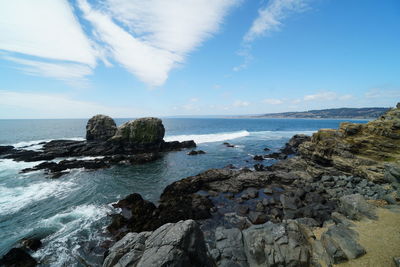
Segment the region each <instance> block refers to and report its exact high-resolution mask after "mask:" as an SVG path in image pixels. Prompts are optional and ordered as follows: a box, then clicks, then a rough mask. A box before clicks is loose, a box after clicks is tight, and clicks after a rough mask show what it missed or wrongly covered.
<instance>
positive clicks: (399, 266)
mask: <svg viewBox="0 0 400 267" xmlns="http://www.w3.org/2000/svg"><path fill="white" fill-rule="evenodd" d="M397 106H398V107H397V108H398V109H400V103H398V104H397ZM393 261H394V264H395V266H396V267H400V257H393Z"/></svg>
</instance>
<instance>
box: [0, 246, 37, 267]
mask: <svg viewBox="0 0 400 267" xmlns="http://www.w3.org/2000/svg"><path fill="white" fill-rule="evenodd" d="M36 265H37V262H36V260H35V259H34V258H32V256H31V255H29V254H28V253H26V252H25V250H23V249H22V248H12V249H11V250H10V251H9V252H7V253H6V254H5V255H4V256H3V257H2V258H1V259H0V266H5V267H17V266H18V267H33V266H36Z"/></svg>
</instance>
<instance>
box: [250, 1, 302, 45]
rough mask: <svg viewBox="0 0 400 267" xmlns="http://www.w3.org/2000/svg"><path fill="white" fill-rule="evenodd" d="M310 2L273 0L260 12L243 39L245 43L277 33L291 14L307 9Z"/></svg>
mask: <svg viewBox="0 0 400 267" xmlns="http://www.w3.org/2000/svg"><path fill="white" fill-rule="evenodd" d="M308 2H309V0H271V1H269V2H268V4H267V5H266V6H265V7H263V8H261V9H259V10H258V17H257V18H256V19H255V20H254V21H253V24H252V25H251V27H250V29H249V30H248V32H247V33H246V34H245V36H244V37H243V39H244V41H245V42H252V41H253V40H254V39H256V38H257V37H260V36H263V35H265V34H268V33H269V32H272V31H277V30H279V29H280V27H281V26H282V24H283V20H284V19H286V18H287V17H288V16H289V15H290V14H292V13H295V12H302V11H304V10H306V9H307V7H308Z"/></svg>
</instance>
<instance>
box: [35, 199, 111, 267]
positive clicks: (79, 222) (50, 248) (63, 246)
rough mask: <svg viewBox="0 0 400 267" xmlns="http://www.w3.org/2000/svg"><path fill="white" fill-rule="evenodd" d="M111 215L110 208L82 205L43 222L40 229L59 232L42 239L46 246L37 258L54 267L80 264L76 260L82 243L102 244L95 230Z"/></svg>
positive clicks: (37, 254)
mask: <svg viewBox="0 0 400 267" xmlns="http://www.w3.org/2000/svg"><path fill="white" fill-rule="evenodd" d="M109 212H110V207H108V206H107V205H104V206H97V205H81V206H77V207H73V208H70V209H69V210H67V211H66V212H63V213H59V214H56V215H54V216H52V217H50V218H48V219H44V220H42V221H40V222H39V223H38V224H37V225H38V227H46V228H47V227H48V228H52V229H57V230H56V232H55V233H53V234H52V235H50V236H48V237H46V238H45V239H44V240H43V241H44V242H45V243H46V246H45V247H44V248H43V249H41V250H39V251H38V252H36V253H35V255H34V256H35V257H37V258H39V259H40V260H41V261H45V262H49V263H50V264H51V266H76V265H79V264H77V261H76V259H77V258H79V254H80V250H82V248H81V244H89V241H93V240H97V242H96V243H98V242H100V240H101V239H102V237H101V236H99V235H98V234H97V233H96V232H95V231H93V226H94V224H96V222H97V221H98V220H100V219H101V218H104V217H105V216H107V214H108V213H109Z"/></svg>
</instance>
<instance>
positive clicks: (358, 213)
mask: <svg viewBox="0 0 400 267" xmlns="http://www.w3.org/2000/svg"><path fill="white" fill-rule="evenodd" d="M339 211H340V212H341V213H342V214H344V215H346V216H347V217H348V218H350V219H352V220H360V219H361V218H362V217H363V216H366V217H368V218H371V219H375V218H376V215H375V210H374V207H373V206H372V205H370V204H369V203H367V202H366V201H365V199H364V198H363V197H362V196H361V195H360V194H353V195H347V196H342V197H341V198H340V199H339Z"/></svg>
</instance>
